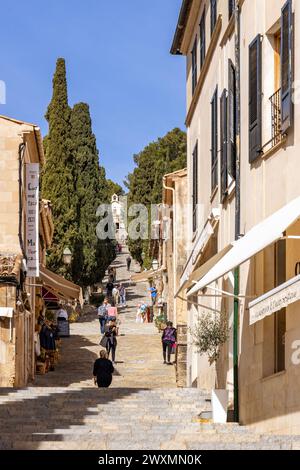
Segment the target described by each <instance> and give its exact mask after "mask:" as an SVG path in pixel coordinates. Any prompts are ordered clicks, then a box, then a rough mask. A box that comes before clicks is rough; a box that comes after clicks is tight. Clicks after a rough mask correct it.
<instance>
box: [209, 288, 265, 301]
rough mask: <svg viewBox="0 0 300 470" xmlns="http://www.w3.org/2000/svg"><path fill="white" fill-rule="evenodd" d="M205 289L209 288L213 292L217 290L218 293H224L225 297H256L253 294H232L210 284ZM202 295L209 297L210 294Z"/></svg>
mask: <svg viewBox="0 0 300 470" xmlns="http://www.w3.org/2000/svg"><path fill="white" fill-rule="evenodd" d="M207 289H211V290H213V291H214V292H218V293H219V294H223V295H226V296H227V297H232V298H234V299H240V300H241V299H255V298H256V296H253V295H235V294H232V293H231V292H227V291H226V290H222V289H217V288H216V287H212V286H207ZM203 296H205V297H211V296H210V295H206V294H203ZM212 297H214V296H212Z"/></svg>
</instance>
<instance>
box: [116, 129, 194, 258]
mask: <svg viewBox="0 0 300 470" xmlns="http://www.w3.org/2000/svg"><path fill="white" fill-rule="evenodd" d="M134 163H135V165H136V167H135V168H134V170H133V172H132V173H130V174H129V175H128V176H127V180H126V181H125V185H126V187H127V188H128V203H129V205H130V204H144V205H145V206H146V207H148V209H149V211H150V206H151V204H159V203H161V202H162V190H163V186H162V178H163V176H164V175H165V174H167V173H172V172H173V171H177V170H180V169H182V168H185V166H186V133H185V132H183V131H182V130H180V129H178V128H175V129H173V130H172V131H170V132H168V133H167V134H166V135H165V136H164V137H161V138H159V139H158V140H157V141H155V142H151V143H150V144H149V145H147V146H146V147H145V148H144V149H143V150H142V151H141V152H140V153H139V154H137V155H134ZM149 213H150V212H149ZM149 220H150V216H149ZM149 247H150V243H149V240H141V239H138V240H130V239H129V249H130V252H131V254H132V256H133V257H134V258H135V259H136V260H137V261H138V262H140V263H142V262H143V260H142V253H143V252H144V253H145V255H146V260H145V261H144V264H145V265H146V266H147V267H149V266H150V264H151V259H150V253H149Z"/></svg>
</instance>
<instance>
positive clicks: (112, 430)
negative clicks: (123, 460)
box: [0, 253, 299, 450]
mask: <svg viewBox="0 0 300 470" xmlns="http://www.w3.org/2000/svg"><path fill="white" fill-rule="evenodd" d="M126 256H127V254H126V253H122V254H121V255H119V256H118V257H117V259H116V260H115V262H114V265H115V267H116V268H117V282H124V283H125V284H126V285H127V297H128V302H127V307H126V308H124V309H120V320H121V325H120V336H119V337H118V348H117V357H116V361H117V363H116V366H115V369H116V371H115V374H114V378H113V383H112V386H111V387H110V388H109V389H98V388H97V387H95V386H94V384H93V380H92V366H93V363H94V360H95V359H96V357H97V355H98V354H99V349H100V347H99V340H100V331H99V321H98V319H97V315H96V312H93V313H90V314H88V315H86V316H84V317H83V318H82V319H81V321H79V322H78V323H75V324H72V325H71V337H70V338H64V339H63V345H62V352H61V361H60V363H59V364H58V365H57V366H56V369H55V371H53V372H49V373H48V374H46V375H40V376H37V377H36V380H35V382H34V384H32V385H31V386H29V387H26V388H24V389H0V428H1V435H0V449H36V450H38V449H52V450H54V449H97V450H117V449H123V450H124V449H145V450H147V449H174V450H175V449H191V450H196V449H244V448H245V449H275V448H277V449H280V448H282V449H291V448H298V447H299V442H298V440H297V439H296V438H290V437H289V436H286V437H280V436H279V437H276V436H266V435H264V436H262V435H259V434H255V433H254V432H253V431H250V430H249V429H247V428H242V427H240V426H238V425H236V424H228V425H223V426H221V425H219V426H217V425H213V424H200V423H199V422H197V421H196V420H195V419H194V418H195V417H196V416H197V415H198V414H199V413H200V411H201V410H203V409H205V406H206V401H205V398H206V394H205V393H203V392H201V390H198V389H192V388H191V389H178V388H176V384H175V374H174V367H173V366H166V365H163V363H162V362H163V361H162V352H161V342H160V335H159V333H158V332H157V330H156V328H155V325H154V324H153V323H150V324H137V323H136V322H135V316H136V306H137V304H138V303H140V302H141V300H143V299H144V298H145V297H147V298H148V292H147V285H146V284H137V285H131V284H130V281H129V273H128V272H127V269H126V266H125V264H126V263H125V258H126Z"/></svg>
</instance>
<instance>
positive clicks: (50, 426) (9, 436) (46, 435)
mask: <svg viewBox="0 0 300 470" xmlns="http://www.w3.org/2000/svg"><path fill="white" fill-rule="evenodd" d="M141 390H147V389H146V388H145V389H143V388H141V389H138V388H122V389H121V388H120V389H119V388H111V389H98V388H96V387H93V388H84V389H82V390H74V391H73V390H72V389H70V390H68V391H65V392H61V391H60V392H57V393H55V392H54V391H53V392H51V391H49V394H47V395H41V396H38V397H35V398H32V399H30V400H28V399H27V400H22V401H11V402H10V403H7V404H3V405H1V406H0V423H1V435H0V449H1V450H5V449H12V448H13V449H19V450H20V449H24V447H26V444H27V443H30V448H31V449H32V450H38V449H39V443H40V442H42V441H44V442H45V441H47V442H51V441H52V442H59V441H66V437H67V436H68V433H63V432H61V433H58V432H57V430H58V429H59V430H63V429H68V428H70V426H74V425H77V426H80V425H83V424H86V423H85V419H86V418H89V417H93V416H95V417H96V416H98V413H99V406H100V409H101V406H105V405H108V404H111V405H112V406H113V402H114V401H115V400H119V399H122V398H124V397H126V396H130V395H131V394H136V393H138V392H139V391H141ZM45 394H46V391H45ZM93 408H95V409H94V410H93ZM107 414H109V410H107ZM94 423H95V424H92V423H91V427H93V428H95V426H96V425H97V426H98V425H100V427H99V428H98V429H93V436H95V435H97V433H99V439H100V441H99V445H101V433H103V432H105V429H102V428H101V417H100V416H99V420H96V421H94ZM55 431H56V432H55ZM16 435H17V436H18V438H17V439H16ZM70 437H71V439H72V436H70ZM24 443H25V444H24ZM65 444H66V448H67V442H65ZM80 444H81V442H80V441H78V448H80Z"/></svg>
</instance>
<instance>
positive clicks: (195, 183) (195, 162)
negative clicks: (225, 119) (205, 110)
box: [193, 142, 198, 232]
mask: <svg viewBox="0 0 300 470" xmlns="http://www.w3.org/2000/svg"><path fill="white" fill-rule="evenodd" d="M197 204H198V142H196V145H195V147H194V150H193V232H195V231H196V230H197Z"/></svg>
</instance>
